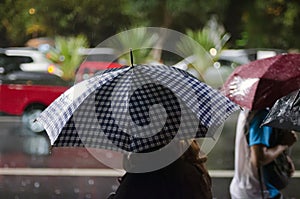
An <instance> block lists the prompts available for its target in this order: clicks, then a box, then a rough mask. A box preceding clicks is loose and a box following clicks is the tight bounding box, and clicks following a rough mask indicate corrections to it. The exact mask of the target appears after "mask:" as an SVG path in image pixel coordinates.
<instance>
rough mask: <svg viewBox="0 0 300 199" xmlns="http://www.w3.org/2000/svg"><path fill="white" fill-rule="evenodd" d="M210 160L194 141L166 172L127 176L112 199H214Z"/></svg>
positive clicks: (111, 196) (167, 167)
mask: <svg viewBox="0 0 300 199" xmlns="http://www.w3.org/2000/svg"><path fill="white" fill-rule="evenodd" d="M179 147H180V146H179ZM206 160H207V157H206V156H200V147H199V145H198V143H197V142H196V141H192V142H191V143H190V146H189V147H188V149H187V150H186V151H185V152H184V153H183V155H182V156H181V157H179V158H178V159H177V160H176V161H174V162H173V163H171V164H170V165H168V166H166V167H164V168H162V169H159V170H156V171H151V172H146V173H129V172H127V173H126V174H125V175H124V176H123V177H122V179H121V180H120V186H119V187H118V189H117V191H116V193H115V194H112V195H110V197H109V199H129V198H130V199H141V198H142V199H212V189H211V185H212V184H211V177H210V176H209V173H208V170H207V169H206V167H205V162H206ZM127 164H130V163H127Z"/></svg>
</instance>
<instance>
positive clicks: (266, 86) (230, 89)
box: [222, 53, 300, 110]
mask: <svg viewBox="0 0 300 199" xmlns="http://www.w3.org/2000/svg"><path fill="white" fill-rule="evenodd" d="M299 88H300V54H299V53H295V54H282V55H277V56H274V57H270V58H266V59H260V60H256V61H253V62H250V63H248V64H245V65H242V66H239V67H237V68H236V69H235V70H234V71H233V73H232V74H231V75H230V76H229V77H228V79H227V80H226V82H225V84H224V85H223V87H222V92H223V93H224V94H225V95H226V96H227V97H228V98H229V99H231V100H232V101H234V102H235V103H237V104H239V105H240V106H242V107H246V108H248V109H250V110H259V109H262V108H265V107H271V106H272V105H273V104H274V103H275V101H276V100H277V99H279V98H280V97H283V96H285V95H287V94H288V93H290V92H292V91H294V90H297V89H299Z"/></svg>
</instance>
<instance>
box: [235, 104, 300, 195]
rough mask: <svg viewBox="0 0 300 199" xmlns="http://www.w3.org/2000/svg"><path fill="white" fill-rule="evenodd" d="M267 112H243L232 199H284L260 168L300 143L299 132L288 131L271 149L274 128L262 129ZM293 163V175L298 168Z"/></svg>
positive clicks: (238, 125)
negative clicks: (261, 172)
mask: <svg viewBox="0 0 300 199" xmlns="http://www.w3.org/2000/svg"><path fill="white" fill-rule="evenodd" d="M267 113H268V110H266V109H263V110H259V111H249V110H242V111H241V112H240V115H239V118H238V122H237V128H236V140H235V163H234V165H235V172H234V177H233V179H232V181H231V184H230V195H231V198H232V199H253V198H255V199H257V198H262V197H263V198H265V199H267V198H269V199H271V198H272V199H277V198H278V199H279V198H282V194H281V192H280V190H277V189H276V188H275V187H274V186H273V185H272V184H270V183H269V182H268V181H267V180H263V179H264V178H263V177H261V176H260V172H259V171H260V170H259V168H261V167H262V166H263V165H266V164H269V163H270V162H272V161H273V160H274V159H275V158H276V157H277V156H278V155H280V154H281V153H282V152H283V151H285V150H286V149H288V147H290V146H292V145H293V144H294V143H295V142H296V141H297V135H296V133H295V132H286V133H284V134H283V135H284V136H283V138H282V140H281V142H280V144H278V145H275V146H270V138H271V135H272V133H273V132H274V129H272V128H271V127H267V126H263V127H261V126H260V125H261V122H262V121H263V120H264V118H265V117H266V115H267ZM290 160H291V159H290ZM290 164H291V167H290V168H291V174H292V173H293V171H294V166H293V164H292V162H291V161H290ZM262 176H263V174H262ZM260 177H261V178H260ZM262 191H263V193H262Z"/></svg>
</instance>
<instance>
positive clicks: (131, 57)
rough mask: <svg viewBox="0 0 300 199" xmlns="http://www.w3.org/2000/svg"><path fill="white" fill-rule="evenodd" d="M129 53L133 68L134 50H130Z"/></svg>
mask: <svg viewBox="0 0 300 199" xmlns="http://www.w3.org/2000/svg"><path fill="white" fill-rule="evenodd" d="M129 51H130V62H131V66H133V53H132V48H130V49H129Z"/></svg>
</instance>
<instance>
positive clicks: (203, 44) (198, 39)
mask: <svg viewBox="0 0 300 199" xmlns="http://www.w3.org/2000/svg"><path fill="white" fill-rule="evenodd" d="M186 34H187V35H188V36H189V38H188V37H187V38H182V39H181V40H180V42H178V43H177V48H178V50H179V51H180V52H182V53H184V54H185V55H186V57H187V58H188V59H187V60H188V67H189V68H194V69H195V70H196V71H197V72H198V73H199V74H200V76H203V75H204V73H205V71H206V70H207V69H208V68H209V67H211V66H213V61H214V60H216V59H218V56H219V54H220V52H221V50H222V49H223V47H224V45H225V44H226V42H227V41H228V40H229V38H230V35H229V34H228V33H225V30H224V28H223V26H221V25H219V24H218V22H217V20H216V18H215V17H212V18H211V19H210V20H209V21H208V23H207V25H206V26H205V27H204V28H203V29H202V30H197V31H192V30H187V31H186Z"/></svg>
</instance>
